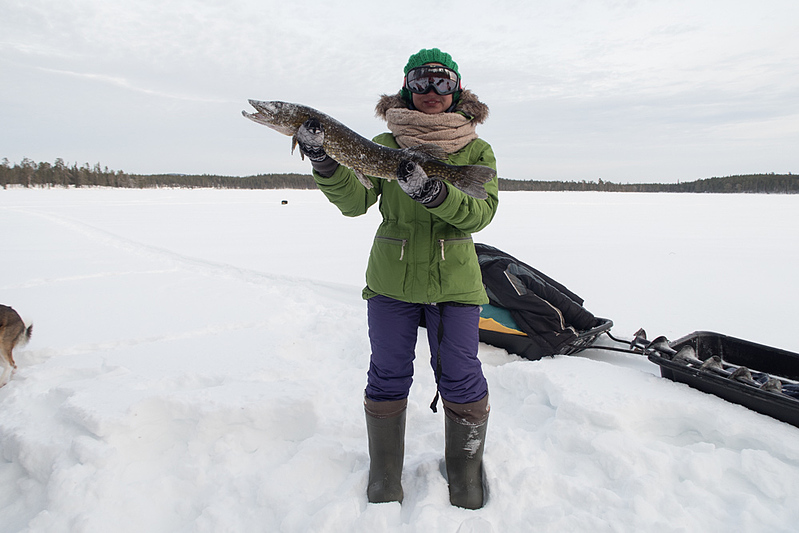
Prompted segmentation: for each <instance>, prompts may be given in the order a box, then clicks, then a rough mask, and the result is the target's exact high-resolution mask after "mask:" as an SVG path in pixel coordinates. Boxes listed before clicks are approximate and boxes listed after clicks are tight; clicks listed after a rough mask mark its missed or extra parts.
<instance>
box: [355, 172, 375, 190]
mask: <svg viewBox="0 0 799 533" xmlns="http://www.w3.org/2000/svg"><path fill="white" fill-rule="evenodd" d="M353 172H355V177H356V178H358V181H360V182H361V183H362V184H363V186H364V187H366V188H367V189H371V188H372V187H374V185H373V184H372V182H371V181H369V178H367V177H366V176H365V175H364V173H363V172H361V171H360V170H356V169H353Z"/></svg>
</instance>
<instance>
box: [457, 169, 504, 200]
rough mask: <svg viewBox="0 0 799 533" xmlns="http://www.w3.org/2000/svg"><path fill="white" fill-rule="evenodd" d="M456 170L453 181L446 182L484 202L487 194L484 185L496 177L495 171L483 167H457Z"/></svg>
mask: <svg viewBox="0 0 799 533" xmlns="http://www.w3.org/2000/svg"><path fill="white" fill-rule="evenodd" d="M458 169H459V172H458V175H457V177H456V178H455V179H448V180H447V181H449V182H450V183H452V185H454V186H455V187H456V188H458V189H460V190H461V191H463V192H465V193H466V194H468V195H469V196H472V197H474V198H477V199H478V200H485V199H486V198H488V193H487V192H486V189H485V187H484V185H485V184H486V183H488V182H489V181H491V180H492V179H494V176H496V175H497V171H496V170H494V169H493V168H491V167H485V166H483V165H465V166H462V167H458Z"/></svg>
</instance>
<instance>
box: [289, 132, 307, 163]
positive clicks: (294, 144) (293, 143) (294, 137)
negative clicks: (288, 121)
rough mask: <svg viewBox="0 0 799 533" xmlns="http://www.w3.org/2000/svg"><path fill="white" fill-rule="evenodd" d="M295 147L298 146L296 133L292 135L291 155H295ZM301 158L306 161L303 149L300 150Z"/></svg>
mask: <svg viewBox="0 0 799 533" xmlns="http://www.w3.org/2000/svg"><path fill="white" fill-rule="evenodd" d="M295 148H297V135H296V134H295V135H292V136H291V155H294V149H295ZM300 159H301V160H302V161H305V154H303V153H302V150H300Z"/></svg>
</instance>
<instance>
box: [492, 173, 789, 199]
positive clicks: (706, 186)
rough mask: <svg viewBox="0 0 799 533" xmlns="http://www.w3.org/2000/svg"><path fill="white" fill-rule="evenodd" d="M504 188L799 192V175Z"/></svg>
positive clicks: (505, 186)
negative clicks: (675, 181) (676, 181)
mask: <svg viewBox="0 0 799 533" xmlns="http://www.w3.org/2000/svg"><path fill="white" fill-rule="evenodd" d="M499 188H500V190H503V191H605V192H705V193H770V194H796V193H799V176H795V175H793V174H773V173H772V174H747V175H743V176H727V177H724V178H707V179H701V180H696V181H685V182H680V183H613V182H610V181H603V180H601V179H600V180H598V181H536V180H525V181H520V180H509V179H503V178H500V179H499Z"/></svg>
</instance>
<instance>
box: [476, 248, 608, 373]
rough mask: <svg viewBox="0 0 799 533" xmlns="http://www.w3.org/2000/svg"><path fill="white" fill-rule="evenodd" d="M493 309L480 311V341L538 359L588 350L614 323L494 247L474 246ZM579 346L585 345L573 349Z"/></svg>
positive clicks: (579, 299) (550, 279)
mask: <svg viewBox="0 0 799 533" xmlns="http://www.w3.org/2000/svg"><path fill="white" fill-rule="evenodd" d="M475 250H476V251H477V258H478V260H479V262H480V270H481V272H482V275H483V285H485V288H486V293H487V294H488V298H489V301H490V303H489V305H486V306H483V309H482V311H481V313H480V340H481V341H482V342H485V343H486V344H490V345H492V346H497V347H499V348H503V349H505V350H507V351H508V352H510V353H513V354H517V355H520V356H522V357H525V358H527V359H531V360H537V359H540V358H542V357H545V356H549V355H555V354H559V353H574V352H575V351H579V349H584V348H585V347H587V345H588V344H590V343H591V342H593V340H594V339H595V338H596V337H597V336H598V335H599V334H600V333H601V332H602V331H606V330H608V329H610V326H611V325H612V324H613V323H612V322H611V321H610V320H607V319H602V318H597V317H595V316H594V315H593V314H592V313H591V312H589V311H588V310H587V309H586V308H585V307H583V299H582V298H580V297H579V296H577V295H576V294H574V293H573V292H572V291H570V290H569V289H567V288H566V287H565V286H563V285H562V284H560V283H558V282H557V281H555V280H554V279H552V278H550V277H549V276H547V275H546V274H544V273H542V272H540V271H539V270H537V269H535V268H533V267H531V266H530V265H528V264H525V263H523V262H522V261H519V260H518V259H516V258H515V257H513V256H511V255H510V254H507V253H505V252H503V251H501V250H499V249H497V248H494V247H493V246H489V245H487V244H481V243H475ZM576 346H581V347H580V348H579V349H575V347H576Z"/></svg>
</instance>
